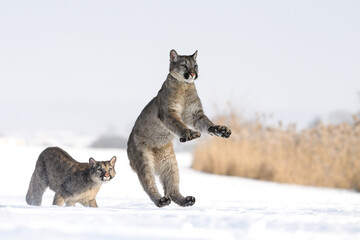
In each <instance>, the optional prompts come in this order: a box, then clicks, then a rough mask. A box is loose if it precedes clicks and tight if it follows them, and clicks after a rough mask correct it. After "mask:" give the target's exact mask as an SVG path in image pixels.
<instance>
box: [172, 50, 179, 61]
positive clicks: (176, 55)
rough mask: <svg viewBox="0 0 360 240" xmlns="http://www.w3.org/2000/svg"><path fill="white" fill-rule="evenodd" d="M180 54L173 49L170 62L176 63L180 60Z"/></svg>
mask: <svg viewBox="0 0 360 240" xmlns="http://www.w3.org/2000/svg"><path fill="white" fill-rule="evenodd" d="M178 56H179V55H178V54H177V52H176V51H175V50H174V49H173V50H171V51H170V62H176V61H177V59H178Z"/></svg>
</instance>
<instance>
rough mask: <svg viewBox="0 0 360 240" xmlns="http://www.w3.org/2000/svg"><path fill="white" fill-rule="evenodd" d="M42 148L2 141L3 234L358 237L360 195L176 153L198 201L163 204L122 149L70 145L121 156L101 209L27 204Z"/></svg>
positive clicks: (85, 153)
mask: <svg viewBox="0 0 360 240" xmlns="http://www.w3.org/2000/svg"><path fill="white" fill-rule="evenodd" d="M43 149H44V148H40V147H26V146H21V147H19V146H16V145H3V146H1V145H0V163H1V164H0V166H1V181H0V239H3V240H12V239H14V240H15V239H16V240H19V239H36V240H40V239H52V240H54V239H61V240H63V239H67V240H70V239H76V240H81V239H86V240H92V239H94V240H99V239H157V240H158V239H277V240H278V239H287V240H288V239H292V240H293V239H326V240H329V239H334V240H335V239H336V240H339V239H341V240H344V239H360V194H358V193H356V192H352V191H347V190H334V189H323V188H312V187H302V186H294V185H284V184H276V183H270V182H262V181H255V180H249V179H242V178H237V177H226V176H216V175H210V174H204V173H200V172H197V171H194V170H192V169H190V167H189V166H190V164H191V155H190V154H185V153H183V154H181V153H178V154H177V157H178V162H179V168H180V176H181V181H180V187H181V192H182V193H183V194H184V195H193V196H195V197H196V203H195V205H194V206H193V207H188V208H182V207H179V206H177V205H175V204H174V203H172V204H171V205H170V206H167V207H164V208H161V209H159V208H157V207H156V206H155V205H154V204H153V203H152V202H151V201H150V200H149V198H148V197H147V195H146V194H145V192H143V190H142V189H141V187H140V184H139V182H138V179H137V177H136V175H135V173H133V172H132V171H131V170H130V167H129V165H128V159H127V156H126V153H125V151H124V150H119V149H106V150H105V149H86V148H65V150H66V151H67V152H68V153H69V154H70V155H72V156H73V157H74V158H75V159H76V160H78V161H84V162H85V161H87V160H88V159H89V157H94V158H95V159H97V160H108V159H110V158H111V157H112V156H114V155H116V156H117V157H118V161H117V163H116V171H117V175H116V177H115V178H114V179H113V180H112V181H111V182H110V183H108V184H105V185H103V186H102V189H101V190H100V192H99V194H98V196H97V202H98V205H99V208H97V209H92V208H84V207H82V206H80V205H79V206H76V207H55V206H52V205H51V202H52V197H53V193H52V192H51V191H50V190H48V191H47V192H46V193H45V195H44V200H43V206H41V207H32V206H28V205H26V203H25V194H26V191H27V187H28V184H29V181H30V176H31V174H32V172H33V169H34V167H35V162H36V160H37V157H38V155H39V154H40V152H41V151H42V150H43Z"/></svg>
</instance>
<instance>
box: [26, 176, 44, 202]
mask: <svg viewBox="0 0 360 240" xmlns="http://www.w3.org/2000/svg"><path fill="white" fill-rule="evenodd" d="M47 187H48V184H47V181H46V177H45V176H44V175H43V174H41V173H39V171H37V170H35V171H34V173H33V174H32V176H31V181H30V184H29V189H28V191H27V194H26V202H27V204H29V205H34V206H40V205H41V202H42V196H43V194H44V192H45V190H46V188H47Z"/></svg>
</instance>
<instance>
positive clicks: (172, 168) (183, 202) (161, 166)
mask: <svg viewBox="0 0 360 240" xmlns="http://www.w3.org/2000/svg"><path fill="white" fill-rule="evenodd" d="M159 157H160V158H161V159H160V160H159V162H158V168H157V169H158V172H159V175H160V180H161V182H162V184H163V187H164V191H165V196H167V197H170V199H171V200H172V201H174V202H175V203H176V204H178V205H180V206H183V207H186V206H192V205H194V203H195V198H194V197H192V196H187V197H184V196H183V195H181V193H180V191H179V181H180V178H179V169H178V165H177V162H176V157H175V153H174V150H173V149H172V147H171V148H170V147H169V148H166V149H163V151H162V153H161V154H160V156H159Z"/></svg>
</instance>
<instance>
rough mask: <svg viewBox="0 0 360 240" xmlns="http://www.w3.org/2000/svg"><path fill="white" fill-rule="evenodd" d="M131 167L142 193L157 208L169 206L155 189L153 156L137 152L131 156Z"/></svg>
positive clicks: (147, 152)
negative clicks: (142, 190)
mask: <svg viewBox="0 0 360 240" xmlns="http://www.w3.org/2000/svg"><path fill="white" fill-rule="evenodd" d="M131 157H132V159H130V161H131V166H132V167H133V168H134V170H135V171H136V173H137V175H138V178H139V180H140V183H141V185H142V187H143V188H144V191H145V192H146V193H147V194H148V196H149V197H150V199H151V200H152V201H153V202H154V203H155V205H156V206H158V207H163V206H166V205H169V204H170V202H171V201H170V199H169V198H166V197H162V196H161V195H160V193H159V191H158V189H157V187H156V182H155V169H154V156H153V154H152V153H151V152H150V151H146V150H145V151H142V152H137V153H136V154H132V155H131Z"/></svg>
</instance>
